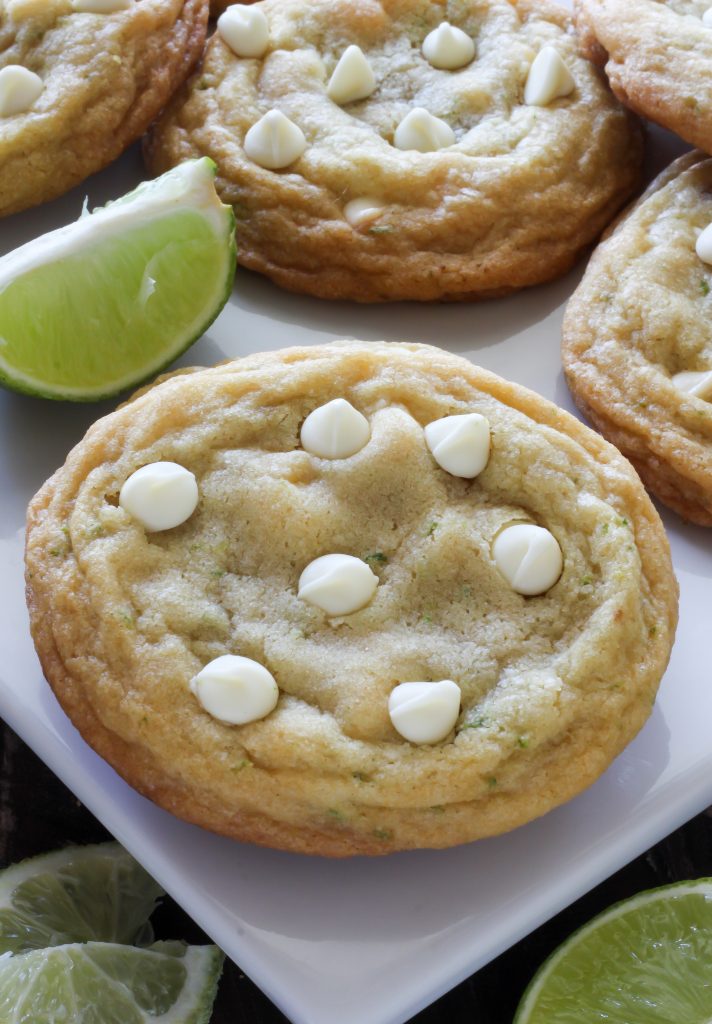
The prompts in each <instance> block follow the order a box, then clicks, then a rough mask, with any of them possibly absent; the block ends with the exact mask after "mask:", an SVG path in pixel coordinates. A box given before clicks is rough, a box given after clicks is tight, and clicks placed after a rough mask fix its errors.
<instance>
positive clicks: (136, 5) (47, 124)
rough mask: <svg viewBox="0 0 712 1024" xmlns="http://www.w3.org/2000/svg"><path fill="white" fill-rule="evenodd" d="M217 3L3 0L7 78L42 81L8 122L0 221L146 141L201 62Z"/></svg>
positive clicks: (0, 35) (1, 121)
mask: <svg viewBox="0 0 712 1024" xmlns="http://www.w3.org/2000/svg"><path fill="white" fill-rule="evenodd" d="M207 18H208V0H131V2H130V3H129V5H128V6H127V7H125V8H122V9H119V10H116V11H113V12H111V13H107V14H95V13H83V12H78V11H75V10H74V9H73V8H72V5H71V3H70V0H0V70H2V69H3V68H5V67H8V66H12V65H14V66H19V67H21V68H26V69H28V70H29V71H32V72H33V73H34V74H36V75H38V76H39V78H40V79H41V83H42V91H41V94H40V95H39V97H38V99H37V100H36V101H35V102H34V104H33V105H32V106H31V107H30V108H29V109H27V110H25V111H22V112H19V113H15V114H12V115H11V116H5V117H0V216H4V215H6V214H9V213H15V212H17V211H19V210H24V209H26V208H27V207H30V206H35V205H37V204H38V203H43V202H46V201H47V200H49V199H53V198H55V197H56V196H59V195H61V194H62V193H63V192H66V191H67V190H68V189H70V188H72V187H73V186H74V185H78V184H79V183H80V182H81V181H83V180H84V178H86V177H88V176H89V175H90V174H93V173H94V172H95V171H98V170H100V169H101V168H102V167H105V166H106V165H107V164H108V163H110V162H111V161H112V160H114V159H115V158H116V157H118V156H119V155H120V154H121V153H122V152H123V151H124V149H126V147H127V146H128V145H130V143H132V142H134V141H135V140H136V139H137V138H139V137H140V136H141V135H142V134H143V133H144V132H145V131H146V129H147V128H148V127H149V125H150V124H151V122H152V121H153V120H154V119H155V117H156V116H157V115H158V113H159V112H160V111H161V110H162V109H163V107H164V106H165V104H166V102H167V101H168V99H169V97H170V96H171V95H172V93H173V92H174V91H175V89H176V88H177V87H178V86H179V85H180V83H181V82H182V81H183V80H184V79H185V78H186V77H187V75H188V74H189V73H190V71H191V70H192V68H193V66H194V64H195V63H196V61H197V60H198V58H199V57H200V54H201V52H202V49H203V44H204V41H205V35H206V30H207Z"/></svg>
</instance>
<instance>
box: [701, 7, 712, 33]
mask: <svg viewBox="0 0 712 1024" xmlns="http://www.w3.org/2000/svg"><path fill="white" fill-rule="evenodd" d="M702 24H703V25H706V26H707V28H712V7H708V8H707V10H706V11H705V13H704V14H703V15H702Z"/></svg>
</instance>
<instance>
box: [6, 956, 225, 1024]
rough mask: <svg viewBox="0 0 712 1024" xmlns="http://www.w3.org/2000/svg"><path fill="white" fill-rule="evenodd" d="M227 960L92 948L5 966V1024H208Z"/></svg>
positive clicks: (13, 960)
mask: <svg viewBox="0 0 712 1024" xmlns="http://www.w3.org/2000/svg"><path fill="white" fill-rule="evenodd" d="M222 961H223V955H222V953H221V952H220V950H219V949H218V948H217V947H216V946H183V945H182V944H180V943H161V942H158V943H156V944H155V945H154V946H152V947H151V948H150V949H136V948H135V947H132V946H120V945H117V944H114V943H103V942H89V943H86V944H69V945H64V946H56V947H55V948H53V949H38V950H34V951H33V952H31V953H23V954H20V955H19V956H12V955H7V956H6V957H5V958H0V1021H2V1024H73V1022H76V1021H81V1022H82V1024H149V1022H150V1024H207V1022H208V1021H209V1020H210V1015H211V1011H212V1005H213V1001H214V999H215V993H216V990H217V985H218V981H219V979H220V971H221V969H222Z"/></svg>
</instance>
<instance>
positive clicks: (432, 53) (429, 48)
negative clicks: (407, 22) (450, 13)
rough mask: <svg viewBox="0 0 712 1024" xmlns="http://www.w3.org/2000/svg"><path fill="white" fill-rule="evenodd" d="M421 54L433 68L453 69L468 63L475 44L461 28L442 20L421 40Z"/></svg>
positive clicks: (472, 55) (473, 53) (472, 54)
mask: <svg viewBox="0 0 712 1024" xmlns="http://www.w3.org/2000/svg"><path fill="white" fill-rule="evenodd" d="M423 56H424V57H425V59H426V60H427V62H428V63H429V64H432V66H433V67H434V68H440V69H441V70H443V71H455V70H456V69H457V68H464V66H465V65H466V64H469V63H470V61H471V60H472V58H473V57H474V56H475V44H474V42H473V41H472V39H470V37H469V36H468V34H467V33H466V32H463V31H462V29H461V28H457V27H456V26H455V25H451V24H450V22H448V21H443V22H441V23H440V24H439V25H438V27H437V28H436V29H433V31H432V32H430V33H429V34H428V35H427V36H426V37H425V39H424V40H423Z"/></svg>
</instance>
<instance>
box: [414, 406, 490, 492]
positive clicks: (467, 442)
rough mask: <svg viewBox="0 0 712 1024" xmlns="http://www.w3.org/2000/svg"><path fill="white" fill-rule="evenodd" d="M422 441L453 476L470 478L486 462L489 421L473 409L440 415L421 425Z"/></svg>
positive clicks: (478, 471) (474, 475)
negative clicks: (438, 417)
mask: <svg viewBox="0 0 712 1024" xmlns="http://www.w3.org/2000/svg"><path fill="white" fill-rule="evenodd" d="M424 433H425V443H426V444H427V446H428V448H429V449H430V451H431V452H432V453H433V458H434V459H435V461H436V462H437V464H438V465H439V466H441V467H442V468H443V469H444V470H445V471H446V472H447V473H452V475H453V476H461V477H464V479H465V480H472V478H473V477H476V476H478V475H479V474H480V473H481V472H482V470H483V469H484V468H485V466H486V465H487V462H488V460H489V453H490V426H489V421H488V420H487V419H486V418H485V417H484V416H480V414H479V413H477V412H470V413H464V414H463V415H461V416H443V418H442V419H440V420H434V421H433V422H432V423H428V425H427V426H426V427H425V431H424Z"/></svg>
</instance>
